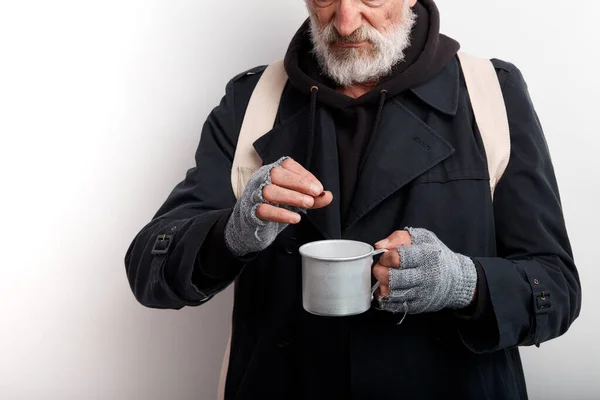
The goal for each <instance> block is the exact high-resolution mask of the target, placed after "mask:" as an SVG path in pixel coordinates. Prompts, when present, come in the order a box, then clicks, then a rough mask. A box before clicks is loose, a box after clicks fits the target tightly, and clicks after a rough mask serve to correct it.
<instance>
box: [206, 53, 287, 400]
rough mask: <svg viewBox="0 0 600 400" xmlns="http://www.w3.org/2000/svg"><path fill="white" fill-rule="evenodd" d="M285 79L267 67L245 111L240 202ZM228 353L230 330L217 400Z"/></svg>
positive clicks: (235, 179)
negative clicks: (257, 143)
mask: <svg viewBox="0 0 600 400" xmlns="http://www.w3.org/2000/svg"><path fill="white" fill-rule="evenodd" d="M287 80H288V76H287V73H286V72H285V68H284V66H283V60H280V61H276V62H274V63H273V64H271V65H269V66H268V67H267V68H266V69H265V70H264V72H263V73H262V75H261V77H260V79H259V80H258V83H257V84H256V87H255V88H254V91H253V92H252V96H250V102H249V103H248V107H247V108H246V113H245V115H244V120H243V122H242V128H241V130H240V135H239V137H238V141H237V145H236V148H235V155H234V157H233V164H232V166H231V187H232V189H233V193H234V194H235V198H236V199H239V198H240V196H241V195H242V193H244V188H245V187H246V184H247V183H248V180H249V179H250V177H251V176H252V174H253V173H254V172H255V171H256V170H257V169H259V168H260V167H261V165H262V160H261V159H260V157H259V155H258V154H257V153H256V150H255V149H254V146H253V144H254V142H255V141H256V140H257V139H258V138H260V137H261V136H262V135H264V134H265V133H267V132H269V131H270V130H271V129H273V125H274V124H275V119H276V118H277V111H278V110H279V102H280V100H281V95H282V94H283V89H284V87H285V84H286V82H287ZM230 352H231V331H230V332H229V339H228V340H227V347H226V348H225V354H224V355H223V363H222V364H221V375H220V378H219V387H218V389H217V399H219V400H223V399H224V398H225V382H226V380H227V370H228V369H229V354H230Z"/></svg>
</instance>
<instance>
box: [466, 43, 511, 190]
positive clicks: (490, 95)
mask: <svg viewBox="0 0 600 400" xmlns="http://www.w3.org/2000/svg"><path fill="white" fill-rule="evenodd" d="M458 57H459V59H460V63H461V67H462V71H463V74H464V76H465V82H466V84H467V90H468V91H469V97H470V98H471V106H472V107H473V113H474V114H475V121H476V122H477V126H478V127H479V132H480V134H481V139H482V141H483V146H484V147H485V153H486V156H487V161H488V172H489V175H490V189H491V193H492V198H493V197H494V189H495V188H496V184H497V183H498V181H499V180H500V178H501V177H502V174H503V173H504V171H505V170H506V167H507V165H508V160H509V158H510V130H509V126H508V117H507V115H506V106H505V104H504V97H503V95H502V89H501V88H500V83H499V82H498V75H497V74H496V70H495V68H494V65H493V64H492V62H491V61H490V60H486V59H482V58H478V57H474V56H472V55H469V54H466V53H463V52H459V53H458Z"/></svg>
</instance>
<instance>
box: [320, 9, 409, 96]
mask: <svg viewBox="0 0 600 400" xmlns="http://www.w3.org/2000/svg"><path fill="white" fill-rule="evenodd" d="M309 14H310V32H311V39H312V43H313V48H314V50H313V51H314V53H315V55H316V56H317V60H318V62H319V65H320V67H321V69H322V70H323V73H324V74H325V75H327V76H328V77H329V78H331V79H333V81H334V82H335V83H337V84H338V85H340V86H342V87H348V86H351V85H352V84H356V83H366V82H373V81H377V80H379V79H380V78H382V77H384V76H386V75H388V74H389V73H390V72H391V70H392V67H393V66H394V65H396V64H397V63H399V62H400V61H402V60H403V59H404V51H405V50H406V48H408V46H409V45H410V35H411V31H412V28H413V26H414V24H415V22H416V20H417V15H416V14H415V12H414V11H413V9H412V8H411V7H410V5H409V2H408V1H405V2H404V10H403V13H402V16H403V18H402V22H401V23H400V24H399V25H397V26H394V27H393V28H392V29H390V30H388V31H386V32H379V31H378V30H377V29H375V28H373V27H372V26H371V25H369V24H364V25H362V26H361V27H360V28H358V29H357V30H356V31H354V32H353V33H352V34H351V35H350V36H347V37H342V36H340V34H339V33H338V32H337V30H336V29H335V27H334V26H333V22H330V23H329V24H327V25H325V26H324V27H320V26H319V21H318V20H317V17H316V15H314V13H312V12H310V10H309ZM364 41H368V42H369V43H370V44H371V46H370V47H369V48H364V47H346V48H339V47H338V48H335V49H333V48H332V47H330V45H331V44H332V43H339V42H342V43H353V42H354V43H358V42H364Z"/></svg>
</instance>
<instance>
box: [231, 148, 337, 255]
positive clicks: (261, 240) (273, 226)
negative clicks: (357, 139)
mask: <svg viewBox="0 0 600 400" xmlns="http://www.w3.org/2000/svg"><path fill="white" fill-rule="evenodd" d="M332 200H333V195H332V194H331V192H326V191H324V190H323V185H322V184H321V182H319V181H318V180H317V178H315V176H314V175H313V174H311V173H310V172H308V171H307V170H306V169H304V168H303V167H302V166H301V165H300V164H298V163H297V162H296V161H294V160H292V159H291V158H288V157H284V158H282V159H280V160H279V161H277V162H275V163H272V164H269V165H265V166H263V167H261V168H259V169H258V171H256V172H255V173H254V174H253V175H252V177H250V180H249V181H248V184H247V185H246V188H245V189H244V193H243V194H242V196H241V197H240V198H239V199H238V201H237V203H236V204H235V207H234V208H233V212H232V213H231V217H229V221H228V222H227V226H226V227H225V243H226V244H227V247H228V248H229V250H230V251H231V252H232V253H233V254H234V255H236V256H244V255H246V254H249V253H254V252H259V251H262V250H264V249H266V248H267V247H269V246H270V245H271V243H273V242H274V241H275V239H276V238H277V235H279V233H281V232H282V231H283V230H284V229H285V228H286V227H287V226H288V224H297V223H298V222H300V219H301V217H300V214H301V213H304V212H306V209H309V208H312V209H314V208H322V207H325V206H328V205H329V204H330V203H331V201H332Z"/></svg>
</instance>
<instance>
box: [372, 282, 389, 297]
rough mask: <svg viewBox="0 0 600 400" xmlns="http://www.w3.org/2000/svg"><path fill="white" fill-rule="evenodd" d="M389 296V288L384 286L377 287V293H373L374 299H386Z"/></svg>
mask: <svg viewBox="0 0 600 400" xmlns="http://www.w3.org/2000/svg"><path fill="white" fill-rule="evenodd" d="M389 295H390V288H389V287H387V286H385V285H379V288H377V291H376V292H375V296H374V297H375V298H379V297H388V296H389Z"/></svg>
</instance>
